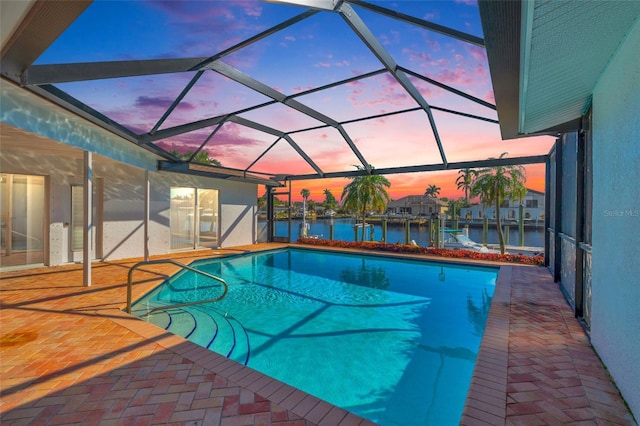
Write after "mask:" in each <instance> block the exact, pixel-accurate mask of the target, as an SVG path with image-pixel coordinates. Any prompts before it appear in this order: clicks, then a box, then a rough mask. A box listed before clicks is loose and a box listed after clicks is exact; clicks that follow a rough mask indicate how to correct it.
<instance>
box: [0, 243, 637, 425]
mask: <svg viewBox="0 0 640 426" xmlns="http://www.w3.org/2000/svg"><path fill="white" fill-rule="evenodd" d="M275 246H276V245H269V246H267V245H256V246H250V247H238V248H236V249H230V250H216V251H213V252H212V251H205V252H188V253H181V254H172V255H171V258H173V259H176V260H178V261H181V262H184V263H188V262H190V261H192V260H194V259H196V258H202V257H211V256H212V254H215V253H229V252H234V251H243V250H256V249H264V248H266V247H275ZM167 257H168V256H167ZM137 260H139V259H136V260H130V261H121V262H100V263H95V264H94V265H93V274H92V278H93V283H92V286H91V287H88V288H86V287H82V265H69V266H62V267H51V268H38V269H30V270H24V271H13V272H4V273H2V274H0V280H1V282H0V290H1V295H2V299H1V304H2V305H1V310H0V374H1V381H0V390H1V392H2V394H1V398H0V420H1V422H2V424H3V425H11V424H34V425H35V424H43V425H44V424H47V425H56V424H65V425H68V424H83V425H85V424H86V425H90V424H104V425H109V424H114V425H115V424H118V425H120V424H132V425H133V424H154V423H155V424H157V423H161V424H166V423H176V424H190V425H196V424H198V425H217V424H220V425H288V426H297V425H312V424H320V425H367V424H371V422H369V421H367V420H364V419H362V418H360V417H358V416H356V415H354V414H352V413H348V412H346V411H345V410H342V409H340V408H337V407H334V406H332V405H330V404H328V403H326V402H324V401H321V400H319V399H317V398H315V397H312V396H309V395H307V394H305V393H303V392H301V391H298V390H296V389H294V388H292V387H290V386H288V385H286V384H283V383H281V382H279V381H276V380H273V379H271V378H269V377H266V376H264V375H262V374H260V373H257V372H255V371H253V370H252V369H250V368H247V367H244V366H242V365H240V364H237V363H235V362H233V361H230V360H227V359H226V358H224V357H222V356H220V355H217V354H215V353H213V352H210V351H207V350H205V349H203V348H201V347H199V346H196V345H194V344H192V343H190V342H187V341H185V340H184V339H182V338H180V337H176V336H172V335H169V334H167V333H166V332H165V331H164V330H161V329H159V328H157V327H155V326H153V325H150V324H147V323H145V322H143V321H140V320H138V319H134V318H132V317H130V316H128V315H127V314H125V313H123V312H122V308H123V306H124V303H125V298H126V280H127V272H128V270H129V268H130V267H131V266H132V265H133V264H134V263H135V262H136V261H137ZM176 270H177V268H176V267H174V266H171V265H154V266H152V267H144V268H142V270H140V272H137V273H136V275H135V277H134V280H135V282H136V285H135V288H134V299H135V298H138V297H140V296H141V295H142V294H144V293H146V292H147V291H149V290H150V289H151V288H153V287H154V286H155V285H157V283H158V282H160V281H162V280H163V279H164V278H166V277H167V276H168V275H170V274H172V273H174V272H175V271H176ZM462 422H463V423H465V424H505V423H506V424H526V425H529V424H531V425H533V424H561V423H570V424H623V425H634V424H635V423H634V420H633V418H632V416H631V414H630V413H629V411H628V410H627V409H626V408H625V405H624V403H623V401H622V399H621V397H620V395H619V394H618V392H617V390H616V388H615V386H614V385H613V384H612V382H611V380H610V379H609V377H608V375H607V373H606V370H605V369H604V368H603V366H602V364H601V363H600V361H599V359H598V358H597V356H596V355H595V353H594V351H593V349H592V348H591V346H590V344H589V341H588V338H587V336H586V335H585V333H584V332H583V330H582V329H581V327H580V326H579V324H578V322H577V321H576V320H575V318H573V316H572V315H571V311H570V309H569V307H568V306H567V304H566V302H565V301H564V299H563V297H562V295H561V293H560V291H559V290H558V288H557V285H556V284H554V283H552V282H551V279H550V276H549V274H548V273H547V272H546V270H545V269H543V268H532V267H513V266H506V267H503V268H502V271H501V274H500V278H499V284H498V286H497V288H496V294H495V295H494V302H493V304H492V308H491V313H490V316H489V321H488V323H487V329H486V331H485V338H484V339H483V343H482V346H481V349H480V354H479V357H478V363H477V366H476V371H475V373H474V378H473V381H472V386H471V389H470V392H469V397H468V400H467V406H466V408H465V413H464V415H463V419H462Z"/></svg>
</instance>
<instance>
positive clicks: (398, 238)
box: [259, 218, 544, 247]
mask: <svg viewBox="0 0 640 426" xmlns="http://www.w3.org/2000/svg"><path fill="white" fill-rule="evenodd" d="M307 223H308V225H309V230H308V232H307V234H308V235H314V236H315V235H317V236H318V238H325V239H329V235H330V225H331V224H332V223H333V225H334V231H333V232H334V236H333V239H334V240H344V241H354V239H355V232H354V225H355V224H356V220H355V219H352V218H340V219H313V220H310V219H308V220H307ZM301 225H302V219H293V220H292V221H291V241H296V240H297V239H298V238H299V236H300V228H301ZM288 226H289V225H288V222H287V221H278V222H276V229H275V235H276V236H279V237H284V236H286V235H287V233H288ZM463 226H464V222H461V223H460V224H459V228H460V229H462V227H463ZM259 231H260V237H261V240H266V232H267V231H266V222H264V221H260V222H259ZM358 235H360V234H358ZM409 237H410V238H409V239H410V240H414V241H415V242H416V243H417V244H418V245H420V246H425V247H426V246H429V226H428V225H427V226H418V224H415V223H412V224H411V229H410V235H409ZM469 238H471V239H472V240H474V241H475V242H478V243H482V226H477V225H474V226H470V227H469ZM505 238H506V235H505ZM365 240H369V233H368V232H367V233H366V234H365ZM373 240H374V241H382V225H381V224H380V223H374V224H373ZM518 241H519V235H518V227H517V225H515V226H513V225H512V226H510V227H509V240H508V242H506V243H507V244H511V245H518ZM387 242H388V243H400V244H404V243H405V234H404V227H403V226H402V224H401V223H391V222H389V223H388V224H387ZM486 243H487V244H498V232H497V231H496V229H495V225H493V224H489V230H488V232H487V242H486ZM524 245H525V246H530V247H543V246H544V223H542V222H540V223H539V225H538V226H535V225H534V226H527V227H526V228H525V230H524Z"/></svg>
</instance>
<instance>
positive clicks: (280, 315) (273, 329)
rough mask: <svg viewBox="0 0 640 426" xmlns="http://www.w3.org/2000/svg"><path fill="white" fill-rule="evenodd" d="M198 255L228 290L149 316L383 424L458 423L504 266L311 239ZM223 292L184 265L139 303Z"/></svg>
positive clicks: (139, 310) (142, 306)
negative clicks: (341, 249) (341, 247)
mask: <svg viewBox="0 0 640 426" xmlns="http://www.w3.org/2000/svg"><path fill="white" fill-rule="evenodd" d="M192 266H194V267H196V268H198V269H200V270H203V271H206V272H209V273H211V274H214V275H217V276H221V277H223V278H224V279H225V280H226V281H227V282H228V283H229V293H228V295H227V297H226V298H225V299H224V300H222V301H220V302H217V303H214V304H208V305H198V306H192V307H189V308H180V309H174V310H171V311H169V312H159V313H155V314H152V315H149V316H148V318H149V320H150V321H152V322H154V323H156V324H158V325H159V326H161V327H165V328H167V329H168V330H170V331H172V332H174V333H176V334H180V335H183V336H185V337H188V338H189V339H190V340H193V341H195V342H196V343H198V344H201V345H203V346H205V347H209V348H210V349H212V350H214V351H216V352H219V353H222V354H223V355H225V356H229V357H230V358H232V359H235V360H236V361H238V362H241V363H246V364H247V365H248V366H250V367H252V368H254V369H256V370H258V371H261V372H263V373H265V374H267V375H269V376H271V377H274V378H277V379H279V380H281V381H283V382H285V383H288V384H290V385H292V386H294V387H296V388H299V389H302V390H304V391H306V392H308V393H310V394H313V395H315V396H317V397H319V398H322V399H324V400H327V401H329V402H331V403H333V404H335V405H337V406H340V407H343V408H344V409H346V410H349V411H352V412H354V413H357V414H359V415H361V416H363V417H366V418H368V419H370V420H372V421H374V422H377V423H380V424H382V425H414V424H415V425H449V424H458V422H459V419H460V416H461V414H462V409H463V406H464V402H465V398H466V394H467V389H468V387H469V382H470V379H471V374H472V372H473V368H474V364H475V359H476V355H477V352H478V348H479V345H480V340H481V338H482V333H483V331H484V326H485V321H486V317H487V314H488V311H489V306H490V303H491V299H492V296H493V291H494V287H495V281H496V277H497V272H498V270H497V269H495V268H484V267H475V266H473V267H472V266H461V265H451V264H441V263H432V262H423V261H414V260H400V259H393V258H387V257H379V256H361V255H350V254H342V253H334V252H321V251H313V250H307V249H287V250H279V251H271V252H263V253H257V254H251V255H247V256H234V257H229V258H225V259H216V260H208V261H203V262H199V263H194V264H193V265H192ZM220 291H221V288H220V287H219V285H218V284H217V283H216V282H214V281H210V280H209V279H207V278H205V277H202V276H194V274H192V273H181V274H178V275H176V276H175V277H173V278H172V279H170V280H168V281H167V282H166V283H165V284H163V285H162V286H160V287H159V288H157V289H156V290H155V291H153V292H152V293H150V294H148V295H147V296H146V297H145V298H144V299H142V300H140V301H138V302H137V303H136V305H135V306H134V313H136V314H138V315H143V314H144V312H145V311H146V310H148V309H151V308H153V307H154V306H157V305H159V304H173V303H181V302H187V301H193V300H205V299H210V298H215V297H216V296H218V295H219V294H220Z"/></svg>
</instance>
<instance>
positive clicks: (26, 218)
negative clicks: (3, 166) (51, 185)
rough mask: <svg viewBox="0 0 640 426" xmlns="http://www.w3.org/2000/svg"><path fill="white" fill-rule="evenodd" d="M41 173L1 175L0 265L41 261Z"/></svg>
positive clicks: (4, 266) (29, 263) (42, 180)
mask: <svg viewBox="0 0 640 426" xmlns="http://www.w3.org/2000/svg"><path fill="white" fill-rule="evenodd" d="M44 193H45V191H44V177H43V176H30V175H17V174H4V173H3V174H1V175H0V210H1V212H0V215H1V219H0V221H1V228H0V251H1V256H2V257H1V262H0V263H1V264H0V267H2V268H6V267H12V266H21V265H32V264H40V263H43V261H44V238H45V232H44V214H45V197H44Z"/></svg>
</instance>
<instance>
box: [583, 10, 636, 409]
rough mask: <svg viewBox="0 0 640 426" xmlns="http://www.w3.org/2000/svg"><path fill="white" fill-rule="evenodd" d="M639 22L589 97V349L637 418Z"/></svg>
mask: <svg viewBox="0 0 640 426" xmlns="http://www.w3.org/2000/svg"><path fill="white" fill-rule="evenodd" d="M638 52H640V23H636V25H635V27H634V29H633V30H632V32H631V33H630V34H629V35H628V37H627V39H626V40H625V43H624V44H623V46H622V47H621V49H620V50H619V51H618V52H617V53H616V55H615V56H614V58H613V60H612V62H611V63H610V64H609V66H608V68H607V70H606V72H605V74H604V75H603V77H602V79H601V80H600V81H599V83H598V85H597V87H596V89H595V90H594V93H593V200H594V201H593V244H592V247H593V258H592V260H593V265H592V283H593V284H592V285H593V289H592V291H593V293H592V301H593V302H592V303H593V304H592V320H591V338H592V342H593V345H594V347H595V349H596V351H597V352H598V354H599V355H600V357H601V358H602V360H603V362H604V364H605V365H606V366H607V368H608V369H609V371H610V373H611V375H612V376H613V378H614V379H615V381H616V383H617V385H618V387H619V389H620V391H621V393H622V395H623V397H624V398H625V399H626V401H627V403H628V404H629V407H630V408H631V410H632V411H633V413H634V415H635V417H636V419H640V368H639V366H640V262H639V260H640V187H639V186H638V183H639V182H640V59H639V56H638Z"/></svg>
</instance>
